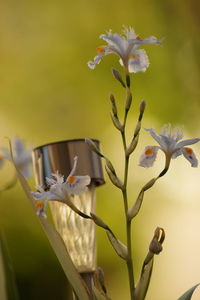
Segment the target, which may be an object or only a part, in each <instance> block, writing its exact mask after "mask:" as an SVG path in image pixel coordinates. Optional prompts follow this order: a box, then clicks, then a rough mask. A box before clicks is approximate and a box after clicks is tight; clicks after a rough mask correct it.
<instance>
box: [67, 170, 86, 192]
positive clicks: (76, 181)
mask: <svg viewBox="0 0 200 300" xmlns="http://www.w3.org/2000/svg"><path fill="white" fill-rule="evenodd" d="M90 181H91V178H90V176H88V175H86V176H69V177H68V178H67V180H66V186H67V190H68V192H69V194H73V195H80V194H82V193H84V192H85V191H86V190H87V186H88V185H89V184H90Z"/></svg>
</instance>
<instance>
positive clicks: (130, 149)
mask: <svg viewBox="0 0 200 300" xmlns="http://www.w3.org/2000/svg"><path fill="white" fill-rule="evenodd" d="M138 139H139V136H138V135H137V136H135V137H134V138H133V139H132V141H131V143H130V145H129V146H128V148H127V149H126V156H129V155H130V154H131V153H133V151H134V150H135V148H136V146H137V144H138Z"/></svg>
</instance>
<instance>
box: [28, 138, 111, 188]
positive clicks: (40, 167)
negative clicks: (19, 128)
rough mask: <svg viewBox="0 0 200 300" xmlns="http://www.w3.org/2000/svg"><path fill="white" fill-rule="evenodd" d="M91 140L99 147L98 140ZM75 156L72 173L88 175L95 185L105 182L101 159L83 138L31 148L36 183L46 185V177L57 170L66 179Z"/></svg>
mask: <svg viewBox="0 0 200 300" xmlns="http://www.w3.org/2000/svg"><path fill="white" fill-rule="evenodd" d="M92 141H93V142H94V143H95V144H96V145H97V147H99V141H98V140H92ZM75 156H78V165H77V169H76V172H75V174H74V175H89V176H90V177H91V184H93V183H94V185H95V186H99V185H102V184H104V183H105V181H104V177H103V171H102V165H101V159H100V157H99V156H98V155H97V154H96V153H94V152H92V151H91V150H90V149H89V147H88V145H87V144H86V143H85V140H84V139H76V140H67V141H61V142H55V143H51V144H47V145H43V146H40V147H37V148H35V149H33V165H34V171H35V178H36V183H37V184H39V185H43V186H46V185H47V184H46V177H51V174H52V173H56V172H57V171H58V172H59V173H60V174H62V175H64V178H65V179H66V178H67V176H68V175H69V173H70V171H71V169H72V166H73V163H74V157H75Z"/></svg>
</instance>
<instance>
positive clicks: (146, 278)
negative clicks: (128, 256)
mask: <svg viewBox="0 0 200 300" xmlns="http://www.w3.org/2000/svg"><path fill="white" fill-rule="evenodd" d="M152 270H153V256H152V258H151V259H150V260H148V263H147V264H144V265H143V268H142V272H141V276H140V279H139V282H138V284H137V286H136V289H135V294H134V296H135V298H134V300H144V299H145V297H146V294H147V290H148V287H149V283H150V280H151V274H152Z"/></svg>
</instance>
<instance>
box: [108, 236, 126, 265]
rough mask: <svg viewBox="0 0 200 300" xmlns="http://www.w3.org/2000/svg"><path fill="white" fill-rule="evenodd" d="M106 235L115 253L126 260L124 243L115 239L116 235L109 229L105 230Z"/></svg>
mask: <svg viewBox="0 0 200 300" xmlns="http://www.w3.org/2000/svg"><path fill="white" fill-rule="evenodd" d="M107 236H108V239H109V241H110V243H111V245H112V246H113V248H114V250H115V251H116V253H117V254H118V255H119V256H120V257H121V258H123V259H125V260H127V257H128V251H127V247H126V246H125V245H124V244H122V242H120V241H119V240H117V239H116V237H115V236H114V235H113V234H112V233H111V232H110V231H107Z"/></svg>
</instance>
